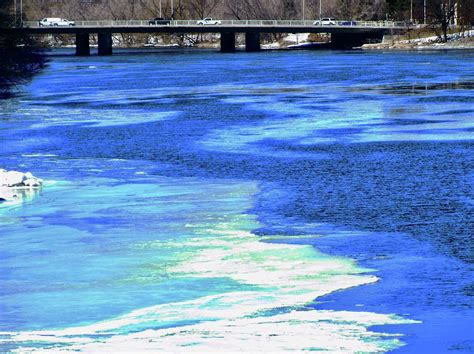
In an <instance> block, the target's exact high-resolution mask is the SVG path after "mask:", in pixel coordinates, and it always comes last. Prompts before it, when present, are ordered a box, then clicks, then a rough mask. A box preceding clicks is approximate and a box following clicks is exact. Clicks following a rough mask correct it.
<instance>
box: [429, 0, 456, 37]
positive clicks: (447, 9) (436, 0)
mask: <svg viewBox="0 0 474 354" xmlns="http://www.w3.org/2000/svg"><path fill="white" fill-rule="evenodd" d="M454 14H455V2H454V1H451V0H431V1H430V2H429V3H428V5H427V15H428V18H429V20H430V23H431V27H432V28H433V29H434V31H435V32H436V33H437V34H438V36H439V37H440V38H441V39H442V40H443V42H447V41H448V29H449V26H450V25H451V23H452V22H453V21H454Z"/></svg>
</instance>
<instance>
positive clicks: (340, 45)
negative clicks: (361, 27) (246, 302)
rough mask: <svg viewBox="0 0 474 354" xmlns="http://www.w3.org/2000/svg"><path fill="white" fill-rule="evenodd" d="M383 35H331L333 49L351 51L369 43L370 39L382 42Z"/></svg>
mask: <svg viewBox="0 0 474 354" xmlns="http://www.w3.org/2000/svg"><path fill="white" fill-rule="evenodd" d="M382 38H383V33H331V48H334V49H351V48H354V47H360V46H362V45H363V44H365V43H368V41H369V39H375V40H380V41H381V40H382Z"/></svg>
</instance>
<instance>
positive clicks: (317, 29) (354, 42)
mask: <svg viewBox="0 0 474 354" xmlns="http://www.w3.org/2000/svg"><path fill="white" fill-rule="evenodd" d="M334 23H335V24H331V25H321V24H318V23H317V22H315V21H314V20H311V21H303V20H222V21H219V24H215V25H200V24H198V21H196V20H171V21H169V24H162V25H150V24H149V21H148V20H128V21H75V24H74V26H40V25H39V23H38V22H33V21H30V22H24V23H23V26H22V27H16V28H11V29H1V30H0V32H5V31H7V32H8V31H10V32H12V31H13V32H16V33H25V34H32V35H41V34H44V35H46V34H72V35H75V36H76V55H82V56H84V55H90V44H89V36H90V35H91V34H96V35H97V38H98V54H99V55H111V54H112V34H114V33H220V42H221V43H220V44H221V46H220V49H221V52H234V51H235V44H236V40H235V38H236V34H237V33H244V34H245V50H246V51H248V52H253V51H259V50H260V34H261V33H330V34H331V47H333V48H353V47H359V46H361V45H362V44H364V43H366V42H367V41H368V40H370V39H382V37H383V35H384V34H387V33H389V32H393V31H400V30H406V29H407V27H406V24H405V23H403V22H402V23H401V22H392V21H335V22H334Z"/></svg>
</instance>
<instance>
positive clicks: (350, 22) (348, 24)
mask: <svg viewBox="0 0 474 354" xmlns="http://www.w3.org/2000/svg"><path fill="white" fill-rule="evenodd" d="M339 24H340V25H341V26H357V22H356V21H342V22H339Z"/></svg>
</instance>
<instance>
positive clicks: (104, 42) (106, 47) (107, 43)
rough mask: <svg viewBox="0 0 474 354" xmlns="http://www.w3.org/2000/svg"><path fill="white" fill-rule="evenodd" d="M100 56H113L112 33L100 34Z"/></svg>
mask: <svg viewBox="0 0 474 354" xmlns="http://www.w3.org/2000/svg"><path fill="white" fill-rule="evenodd" d="M98 42H99V51H98V54H99V55H112V33H108V32H99V34H98Z"/></svg>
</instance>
